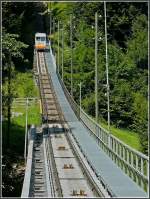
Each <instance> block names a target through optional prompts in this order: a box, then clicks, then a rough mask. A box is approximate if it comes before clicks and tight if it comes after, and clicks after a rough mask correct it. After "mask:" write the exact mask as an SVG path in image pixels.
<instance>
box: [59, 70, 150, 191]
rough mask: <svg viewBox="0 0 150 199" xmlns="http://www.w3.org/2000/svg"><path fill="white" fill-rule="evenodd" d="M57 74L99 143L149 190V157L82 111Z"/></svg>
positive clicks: (68, 97)
mask: <svg viewBox="0 0 150 199" xmlns="http://www.w3.org/2000/svg"><path fill="white" fill-rule="evenodd" d="M57 76H58V78H59V81H60V84H61V86H62V88H63V90H64V93H65V95H66V97H67V99H68V101H69V103H70V105H71V107H72V109H73V110H74V112H75V114H76V116H77V117H78V119H80V120H81V121H82V122H83V123H84V124H85V126H86V127H87V128H88V129H89V130H90V133H91V135H92V136H93V137H94V138H95V139H96V141H97V143H98V145H99V146H100V147H101V148H102V149H103V151H104V152H106V153H107V154H108V155H109V157H110V158H111V159H112V160H113V161H114V162H115V163H116V164H117V165H118V166H119V167H120V168H121V169H122V170H123V171H124V172H125V173H126V174H127V175H128V176H129V177H130V178H131V179H132V180H133V181H135V182H136V183H137V184H138V185H139V186H140V187H141V188H143V190H144V191H146V192H148V185H149V179H148V176H149V170H148V169H149V158H148V157H147V156H146V155H144V154H143V153H141V152H139V151H136V150H135V149H133V148H131V147H130V146H128V145H127V144H125V143H124V142H122V141H120V140H119V139H118V138H116V137H115V136H113V135H112V134H110V133H109V132H108V131H107V130H106V129H104V128H103V127H101V126H100V125H99V124H97V123H96V122H95V121H94V120H93V119H92V118H91V117H90V116H89V115H87V114H86V113H85V111H84V110H83V109H81V111H80V108H79V106H78V104H77V103H76V102H75V101H74V99H73V98H72V96H71V95H70V93H69V92H68V90H67V88H66V86H65V85H64V83H63V82H62V80H61V78H60V75H59V74H58V73H57Z"/></svg>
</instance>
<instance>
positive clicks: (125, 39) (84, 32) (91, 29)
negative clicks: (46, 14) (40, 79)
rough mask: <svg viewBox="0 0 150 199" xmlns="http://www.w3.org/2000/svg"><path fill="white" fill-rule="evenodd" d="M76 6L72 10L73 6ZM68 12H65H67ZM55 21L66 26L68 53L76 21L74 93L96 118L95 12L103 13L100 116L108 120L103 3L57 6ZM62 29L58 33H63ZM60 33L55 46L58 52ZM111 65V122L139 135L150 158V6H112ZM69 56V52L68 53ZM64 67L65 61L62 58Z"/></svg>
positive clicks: (54, 7) (54, 6)
mask: <svg viewBox="0 0 150 199" xmlns="http://www.w3.org/2000/svg"><path fill="white" fill-rule="evenodd" d="M70 4H71V5H72V6H70ZM64 8H65V9H64ZM52 10H53V17H54V18H55V21H58V20H61V24H63V26H64V27H65V30H64V35H66V37H65V49H66V48H67V51H69V49H70V41H69V37H70V23H69V20H70V18H69V15H70V14H72V17H73V18H72V28H73V95H74V98H75V100H76V101H79V86H78V84H79V82H80V81H81V82H82V106H83V107H84V108H85V110H86V111H87V112H88V113H89V114H90V115H92V116H95V99H94V78H95V59H94V58H95V57H94V56H95V54H94V53H95V52H94V50H95V49H94V48H95V40H94V39H95V12H98V16H99V18H98V91H99V94H98V103H99V117H100V118H101V120H106V121H107V97H106V87H105V85H106V69H105V62H106V61H105V32H104V25H105V23H104V4H103V2H95V3H90V2H88V3H87V2H78V3H54V4H52ZM57 30H58V29H57ZM57 30H56V31H55V32H53V34H54V41H53V44H54V45H53V48H54V49H55V52H57V38H58V33H57ZM107 32H108V35H107V39H108V66H109V83H110V118H111V124H113V125H116V126H117V127H119V128H127V129H130V130H134V131H136V132H138V134H139V135H140V140H141V144H142V149H143V152H144V153H146V154H147V149H146V148H147V122H148V113H147V111H146V110H147V104H148V100H147V99H148V93H147V90H148V89H147V88H148V87H147V86H148V82H147V79H148V7H147V3H146V2H141V3H139V2H138V3H137V2H108V3H107ZM64 53H65V54H66V51H65V50H64ZM64 57H65V60H64V73H65V72H66V73H65V77H66V78H65V80H64V81H65V84H66V86H67V87H68V89H69V91H70V57H68V56H65V55H64ZM60 68H61V59H60Z"/></svg>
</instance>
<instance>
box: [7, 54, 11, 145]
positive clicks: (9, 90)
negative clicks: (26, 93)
mask: <svg viewBox="0 0 150 199" xmlns="http://www.w3.org/2000/svg"><path fill="white" fill-rule="evenodd" d="M8 60H9V63H8V107H7V119H8V126H7V127H8V128H7V146H8V147H9V146H10V125H11V55H10V54H9V58H8Z"/></svg>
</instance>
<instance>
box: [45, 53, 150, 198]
mask: <svg viewBox="0 0 150 199" xmlns="http://www.w3.org/2000/svg"><path fill="white" fill-rule="evenodd" d="M46 63H47V67H48V71H49V73H50V76H51V79H52V83H53V86H54V90H55V92H56V96H57V99H58V101H59V103H60V106H61V109H62V111H63V114H64V116H65V119H66V121H67V122H68V125H69V127H70V129H71V132H72V134H73V136H74V137H75V139H76V141H77V143H78V144H79V145H80V148H81V150H82V152H83V154H84V155H85V157H86V158H87V159H88V162H89V163H90V165H91V166H92V168H93V169H94V171H95V172H96V174H97V176H99V179H103V182H105V186H107V187H108V189H109V190H111V191H110V192H111V195H112V196H114V197H148V196H147V194H146V193H145V192H144V191H143V190H142V189H141V188H140V187H139V186H138V185H137V184H136V183H135V182H133V181H132V180H131V179H130V178H129V177H128V176H127V175H126V174H125V173H124V172H123V171H122V170H121V169H120V168H119V167H117V165H116V164H115V163H114V162H113V161H112V160H111V159H110V158H109V157H108V155H107V154H106V153H105V152H104V151H103V150H102V149H101V148H100V147H99V146H98V144H97V142H96V141H95V140H94V139H93V137H92V136H90V133H89V132H88V131H89V130H88V128H86V127H85V125H84V124H83V123H82V122H80V121H79V120H78V118H77V117H76V115H75V113H74V111H73V110H72V108H71V106H70V104H69V102H68V100H67V98H66V96H65V94H64V92H63V89H62V87H61V84H60V82H59V79H58V77H57V74H56V64H55V61H54V56H53V54H52V51H51V49H50V52H46Z"/></svg>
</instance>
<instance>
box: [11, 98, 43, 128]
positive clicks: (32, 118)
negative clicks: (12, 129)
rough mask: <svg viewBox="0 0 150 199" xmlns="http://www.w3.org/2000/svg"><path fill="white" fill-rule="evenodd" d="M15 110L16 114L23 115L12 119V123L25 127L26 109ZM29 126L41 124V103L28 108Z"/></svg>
mask: <svg viewBox="0 0 150 199" xmlns="http://www.w3.org/2000/svg"><path fill="white" fill-rule="evenodd" d="M15 107H16V108H14V109H13V111H14V112H19V113H23V115H20V116H18V117H14V118H12V122H14V123H15V124H18V125H20V126H23V127H25V123H26V107H25V106H24V107H22V106H19V105H18V106H17V105H15ZM28 124H30V125H31V124H34V125H40V124H41V117H40V105H39V102H36V103H33V104H31V105H29V107H28Z"/></svg>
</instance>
